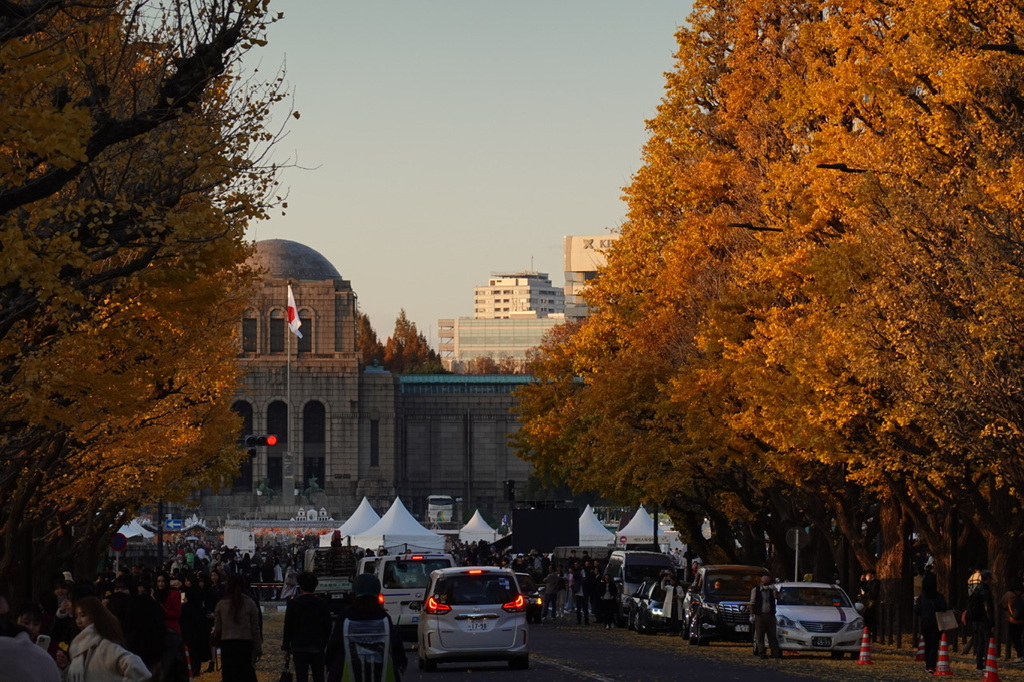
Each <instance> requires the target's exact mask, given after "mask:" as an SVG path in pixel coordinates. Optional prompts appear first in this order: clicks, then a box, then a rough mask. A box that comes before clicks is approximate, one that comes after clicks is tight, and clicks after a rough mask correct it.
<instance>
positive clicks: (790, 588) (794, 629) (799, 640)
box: [775, 582, 864, 658]
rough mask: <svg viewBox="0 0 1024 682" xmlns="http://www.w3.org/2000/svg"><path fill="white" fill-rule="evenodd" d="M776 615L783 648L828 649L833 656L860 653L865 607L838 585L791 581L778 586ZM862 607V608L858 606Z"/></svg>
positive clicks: (839, 656)
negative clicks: (861, 611)
mask: <svg viewBox="0 0 1024 682" xmlns="http://www.w3.org/2000/svg"><path fill="white" fill-rule="evenodd" d="M775 589H776V590H778V593H779V596H778V600H777V602H776V604H777V605H776V609H775V617H776V619H777V622H778V635H779V648H780V649H782V650H783V651H828V652H829V653H830V654H832V657H833V658H842V657H843V654H846V653H848V654H850V655H851V656H852V657H854V658H856V657H857V656H858V655H859V653H860V640H861V636H862V635H863V633H864V619H863V618H862V617H861V615H860V610H861V609H863V606H861V605H859V604H854V603H853V601H852V600H851V599H850V597H849V595H847V594H846V592H845V591H844V590H843V588H841V587H839V586H838V585H829V584H827V583H797V582H787V583H778V584H777V585H775ZM858 606H860V609H858V608H857V607H858Z"/></svg>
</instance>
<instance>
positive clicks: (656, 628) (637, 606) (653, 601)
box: [629, 580, 680, 635]
mask: <svg viewBox="0 0 1024 682" xmlns="http://www.w3.org/2000/svg"><path fill="white" fill-rule="evenodd" d="M679 621H680V618H679V614H678V612H677V613H676V617H675V618H669V617H666V616H665V588H664V587H662V586H661V581H660V580H656V581H654V580H652V581H647V582H644V583H643V584H641V585H640V587H639V588H637V591H636V592H634V593H633V598H632V604H631V607H630V613H629V627H630V628H631V629H633V630H636V631H637V632H639V633H640V634H642V635H651V634H654V633H656V632H667V631H670V630H673V629H678V626H679Z"/></svg>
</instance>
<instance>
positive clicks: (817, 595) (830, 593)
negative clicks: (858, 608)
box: [778, 586, 852, 608]
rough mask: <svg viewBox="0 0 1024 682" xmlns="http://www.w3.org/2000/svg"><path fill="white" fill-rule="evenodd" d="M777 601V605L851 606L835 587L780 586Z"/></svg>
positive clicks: (842, 593)
mask: <svg viewBox="0 0 1024 682" xmlns="http://www.w3.org/2000/svg"><path fill="white" fill-rule="evenodd" d="M778 603H779V606H838V607H845V608H849V607H851V606H852V604H850V598H849V597H847V596H846V593H845V592H843V591H842V590H840V589H838V588H835V587H795V586H794V587H782V588H779V602H778Z"/></svg>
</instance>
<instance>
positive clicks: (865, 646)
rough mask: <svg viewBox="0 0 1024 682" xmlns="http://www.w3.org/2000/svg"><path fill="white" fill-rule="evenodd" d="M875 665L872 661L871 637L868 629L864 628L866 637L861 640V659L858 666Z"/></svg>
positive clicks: (858, 660)
mask: <svg viewBox="0 0 1024 682" xmlns="http://www.w3.org/2000/svg"><path fill="white" fill-rule="evenodd" d="M874 663H875V662H874V661H872V660H871V636H870V635H869V634H868V629H867V628H864V635H863V636H862V637H861V638H860V658H858V659H857V665H874Z"/></svg>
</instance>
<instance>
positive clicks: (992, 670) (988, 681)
mask: <svg viewBox="0 0 1024 682" xmlns="http://www.w3.org/2000/svg"><path fill="white" fill-rule="evenodd" d="M982 681H983V682H1002V681H1001V680H1000V679H999V652H997V651H996V638H995V637H990V638H989V640H988V659H987V660H986V661H985V677H983V678H982Z"/></svg>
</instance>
